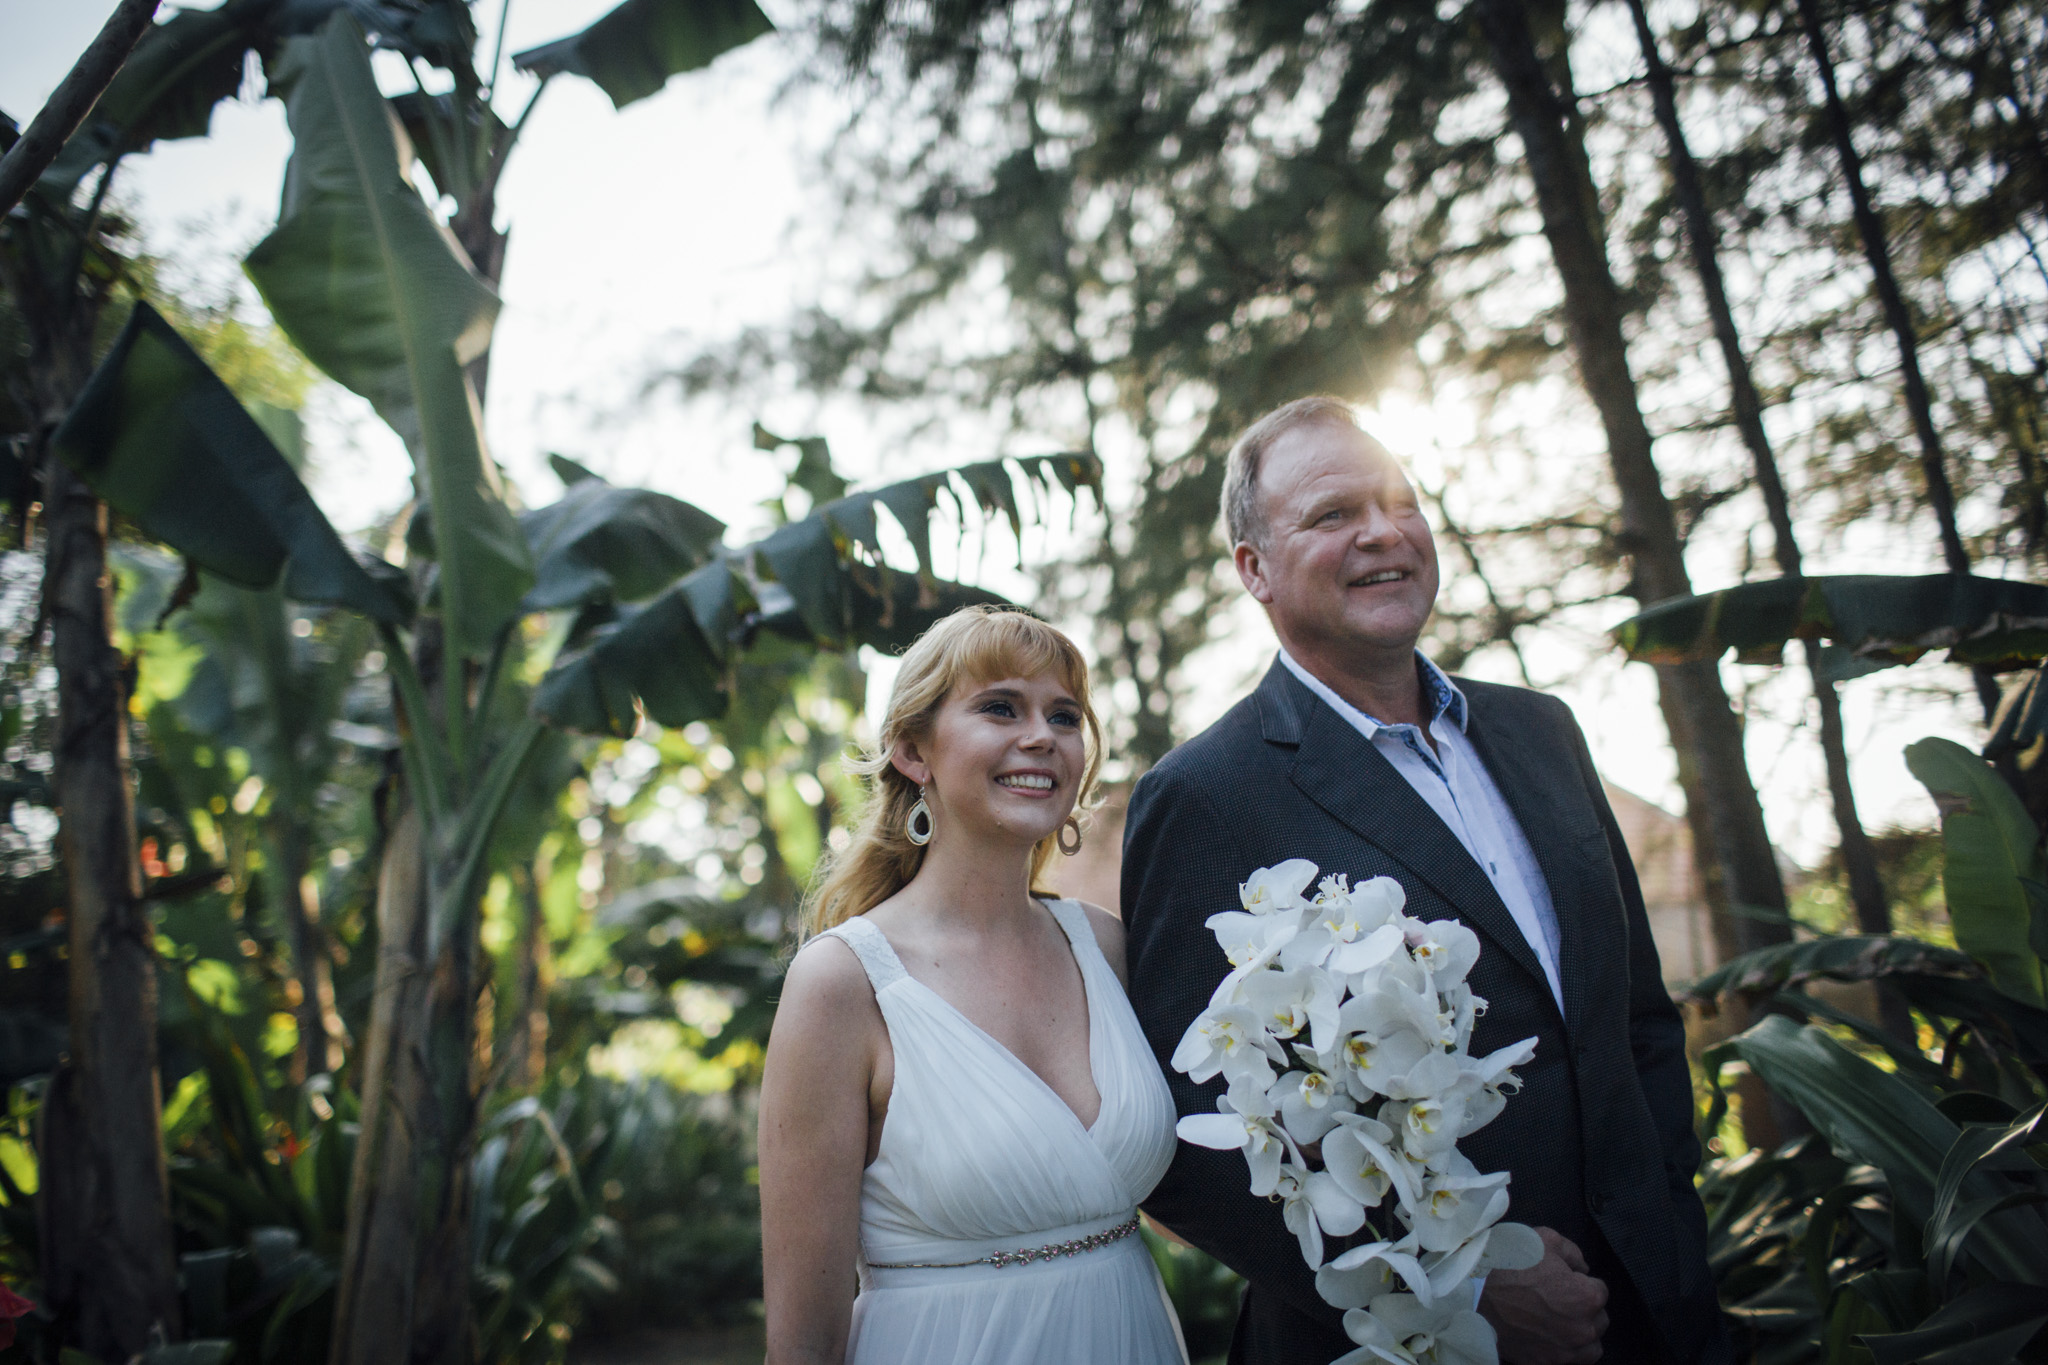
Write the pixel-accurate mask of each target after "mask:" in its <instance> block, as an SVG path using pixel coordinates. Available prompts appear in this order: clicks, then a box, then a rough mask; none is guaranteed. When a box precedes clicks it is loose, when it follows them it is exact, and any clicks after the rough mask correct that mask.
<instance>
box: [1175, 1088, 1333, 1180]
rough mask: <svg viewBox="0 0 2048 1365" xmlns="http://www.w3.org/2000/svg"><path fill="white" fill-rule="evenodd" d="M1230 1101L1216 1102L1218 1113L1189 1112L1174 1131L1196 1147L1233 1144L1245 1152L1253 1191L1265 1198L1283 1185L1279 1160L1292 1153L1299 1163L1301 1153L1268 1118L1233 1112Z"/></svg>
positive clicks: (1226, 1147) (1225, 1148) (1223, 1149)
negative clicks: (1229, 1106) (1281, 1183)
mask: <svg viewBox="0 0 2048 1365" xmlns="http://www.w3.org/2000/svg"><path fill="white" fill-rule="evenodd" d="M1228 1104H1229V1101H1228V1100H1224V1099H1219V1100H1217V1101H1216V1106H1217V1108H1218V1109H1219V1110H1220V1111H1221V1112H1219V1113H1215V1114H1190V1115H1188V1116H1187V1117H1186V1118H1184V1119H1182V1120H1181V1121H1180V1122H1179V1123H1177V1124H1175V1125H1174V1129H1173V1131H1174V1132H1175V1133H1177V1134H1178V1135H1179V1136H1180V1140H1181V1141H1182V1142H1192V1143H1194V1144H1195V1145H1196V1146H1197V1147H1209V1148H1213V1149H1214V1150H1216V1151H1219V1152H1227V1151H1229V1150H1231V1149H1232V1148H1233V1147H1234V1148H1237V1149H1238V1150H1240V1151H1242V1152H1243V1153H1244V1160H1245V1165H1247V1166H1249V1167H1250V1168H1251V1173H1252V1185H1251V1190H1252V1193H1253V1194H1255V1195H1257V1196H1258V1197H1259V1198H1261V1199H1264V1198H1265V1197H1266V1196H1267V1195H1269V1194H1272V1193H1274V1192H1275V1191H1277V1190H1278V1189H1279V1188H1280V1162H1281V1160H1282V1158H1284V1157H1286V1156H1289V1155H1292V1156H1293V1157H1294V1158H1295V1161H1296V1164H1299V1163H1300V1160H1301V1154H1300V1152H1299V1151H1295V1150H1292V1146H1293V1144H1292V1143H1291V1142H1290V1141H1289V1139H1288V1137H1287V1135H1286V1134H1285V1133H1282V1132H1281V1131H1280V1130H1279V1129H1277V1128H1275V1127H1274V1126H1273V1124H1272V1121H1271V1120H1269V1119H1248V1118H1246V1117H1244V1115H1242V1114H1233V1113H1231V1112H1230V1111H1229V1109H1227V1108H1226V1107H1225V1106H1227V1105H1228Z"/></svg>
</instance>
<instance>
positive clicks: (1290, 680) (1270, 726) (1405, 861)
mask: <svg viewBox="0 0 2048 1365" xmlns="http://www.w3.org/2000/svg"><path fill="white" fill-rule="evenodd" d="M1273 672H1274V673H1277V674H1279V675H1280V678H1279V679H1276V678H1275V677H1274V676H1273V674H1268V675H1267V678H1266V682H1265V683H1264V684H1263V685H1262V686H1261V687H1260V689H1259V696H1260V699H1261V704H1262V711H1263V712H1264V714H1265V717H1266V722H1267V723H1266V726H1265V731H1266V737H1267V738H1268V739H1272V740H1278V741H1280V742H1283V743H1284V742H1294V743H1298V744H1299V746H1300V747H1299V749H1298V751H1297V752H1296V755H1295V760H1294V767H1293V768H1292V770H1291V771H1290V772H1289V777H1290V778H1291V779H1292V780H1293V782H1294V785H1295V786H1296V787H1298V788H1300V789H1301V792H1302V794H1303V795H1304V796H1306V797H1308V799H1309V800H1311V801H1313V802H1315V803H1316V804H1317V805H1318V806H1321V807H1322V808H1323V809H1324V810H1326V811H1328V812H1329V813H1330V814H1331V815H1332V816H1334V817H1336V818H1337V819H1338V820H1340V821H1342V822H1343V823H1344V824H1345V825H1346V826H1347V827H1348V828H1350V829H1351V831H1352V832H1353V833H1355V834H1357V835H1358V836H1359V837H1360V838H1362V839H1364V840H1366V841H1367V842H1368V843H1371V844H1372V845H1373V846H1374V847H1375V848H1378V849H1379V850H1380V851H1382V852H1383V853H1385V854H1386V855H1387V856H1388V857H1390V858H1392V859H1394V860H1395V861H1396V862H1398V863H1400V864H1401V865H1402V866H1403V867H1405V868H1407V869H1408V870H1409V871H1410V872H1412V873H1414V874H1415V875H1416V876H1417V877H1419V878H1421V879H1422V880H1423V881H1424V882H1426V883H1428V884H1429V885H1430V886H1431V887H1432V888H1434V889H1435V891H1436V892H1437V894H1438V895H1440V896H1442V897H1443V898H1444V899H1445V900H1447V901H1449V902H1450V903H1451V904H1452V905H1453V906H1455V907H1457V910H1458V913H1459V915H1460V916H1462V917H1463V918H1464V919H1465V920H1466V921H1468V922H1469V923H1470V924H1471V925H1472V927H1473V928H1474V929H1477V930H1478V931H1479V932H1481V933H1483V934H1485V935H1486V936H1487V937H1488V938H1489V939H1491V940H1492V941H1493V942H1494V943H1495V944H1496V945H1498V946H1499V947H1500V949H1501V950H1502V951H1503V952H1505V953H1506V954H1507V955H1508V956H1509V957H1511V958H1513V959H1514V961H1515V962H1516V963H1517V964H1518V965H1519V966H1520V967H1521V968H1522V970H1524V971H1525V972H1527V973H1529V975H1530V976H1532V977H1534V978H1535V980H1536V983H1537V985H1538V986H1540V987H1541V988H1542V990H1543V994H1544V995H1545V996H1546V997H1548V996H1549V994H1550V985H1549V983H1548V981H1547V980H1546V979H1545V978H1544V975H1543V968H1542V966H1541V965H1540V964H1539V963H1538V962H1537V960H1536V954H1535V952H1534V950H1532V949H1531V948H1530V947H1529V942H1528V940H1527V939H1525V938H1523V937H1522V931H1521V929H1520V928H1519V927H1518V926H1517V925H1516V924H1515V918H1514V916H1513V915H1511V914H1509V913H1508V908H1507V906H1506V905H1504V904H1503V903H1502V902H1501V898H1500V895H1499V893H1498V892H1496V891H1495V890H1494V889H1493V883H1492V882H1491V881H1489V880H1487V876H1486V873H1485V872H1484V871H1482V870H1481V869H1480V867H1479V864H1478V863H1476V862H1474V861H1473V860H1472V855H1471V854H1469V853H1467V852H1466V851H1465V846H1464V845H1463V844H1461V843H1459V842H1458V837H1457V836H1456V835H1455V834H1453V833H1451V831H1450V827H1449V826H1447V825H1446V824H1444V822H1443V819H1442V818H1441V817H1440V816H1438V815H1437V813H1436V812H1435V811H1434V810H1432V809H1430V806H1429V803H1428V802H1426V801H1424V800H1423V799H1422V798H1421V797H1420V796H1417V795H1416V794H1415V789H1414V788H1413V787H1411V786H1409V785H1408V779H1407V778H1405V777H1403V776H1402V775H1401V774H1400V772H1399V771H1398V770H1396V769H1395V767H1394V765H1393V764H1391V763H1389V762H1387V760H1386V757H1385V756H1384V755H1383V754H1381V753H1380V752H1379V750H1378V749H1376V748H1374V747H1373V746H1372V745H1371V744H1370V743H1368V742H1367V741H1366V738H1365V736H1363V735H1361V734H1359V733H1358V731H1356V730H1354V729H1352V728H1351V725H1350V723H1349V722H1347V721H1346V720H1344V718H1343V717H1341V716H1339V715H1338V714H1337V713H1336V712H1335V711H1332V710H1331V709H1330V708H1329V707H1327V706H1325V705H1323V704H1322V702H1321V701H1320V700H1319V699H1318V698H1317V697H1316V696H1315V694H1314V693H1312V692H1310V691H1309V690H1308V689H1307V688H1306V687H1303V686H1302V685H1301V683H1300V682H1299V681H1298V680H1297V679H1296V678H1295V677H1294V676H1293V675H1292V674H1289V673H1287V672H1286V670H1285V665H1282V664H1278V663H1276V664H1275V665H1274V669H1273ZM1276 682H1279V683H1281V684H1282V686H1283V687H1284V688H1286V689H1287V690H1290V691H1291V692H1293V693H1295V694H1297V695H1295V696H1291V697H1288V698H1285V699H1284V701H1283V699H1282V698H1278V697H1274V698H1271V700H1272V701H1274V702H1276V703H1281V704H1280V705H1276V706H1267V705H1265V703H1266V702H1267V700H1268V694H1269V693H1271V692H1272V691H1274V689H1275V684H1276ZM1276 721H1277V722H1279V723H1276ZM1288 721H1292V722H1293V724H1291V725H1290V724H1287V723H1286V722H1288ZM1289 731H1293V732H1294V734H1295V738H1294V739H1292V740H1291V741H1290V740H1288V739H1287V738H1285V736H1286V735H1287V734H1288V732H1289ZM1333 870H1341V869H1333Z"/></svg>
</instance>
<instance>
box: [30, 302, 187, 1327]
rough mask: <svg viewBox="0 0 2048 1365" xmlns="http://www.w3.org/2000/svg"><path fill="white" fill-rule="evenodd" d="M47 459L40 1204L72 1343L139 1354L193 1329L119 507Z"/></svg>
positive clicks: (48, 1271) (56, 1299)
mask: <svg viewBox="0 0 2048 1365" xmlns="http://www.w3.org/2000/svg"><path fill="white" fill-rule="evenodd" d="M79 349H80V351H81V352H82V351H83V345H82V339H81V345H80V347H79ZM78 378H79V379H80V380H81V381H82V380H83V378H84V372H83V368H82V366H81V367H80V369H79V373H78ZM73 392H76V389H75V388H74V389H73ZM48 468H49V478H48V482H47V483H46V485H45V489H46V492H45V497H44V507H45V509H46V516H47V517H48V536H49V558H48V565H47V570H46V577H45V579H44V589H43V590H44V595H45V601H46V603H47V605H48V609H49V612H50V617H51V622H52V625H53V635H54V647H55V656H56V664H57V696H58V703H57V706H58V721H57V726H58V739H57V752H56V770H55V778H56V791H57V801H58V807H59V811H60V814H61V816H62V822H63V823H62V827H61V837H62V843H63V854H64V867H65V873H66V878H67V883H68V893H69V898H68V904H67V905H66V907H65V915H66V918H67V920H68V925H69V950H70V991H71V1000H70V1023H71V1033H70V1045H69V1056H68V1058H67V1059H66V1060H65V1062H64V1063H63V1064H62V1066H60V1068H59V1069H58V1074H57V1076H56V1078H55V1079H54V1080H53V1081H52V1083H51V1086H50V1091H49V1096H48V1099H47V1101H46V1103H45V1106H44V1112H43V1118H42V1125H41V1132H40V1138H41V1144H40V1145H41V1152H40V1160H41V1163H42V1171H43V1182H44V1183H43V1189H42V1197H41V1200H40V1207H39V1208H38V1210H37V1213H38V1218H39V1220H40V1225H41V1231H42V1248H43V1275H44V1286H45V1290H46V1292H47V1293H48V1295H49V1299H50V1305H51V1307H52V1309H53V1310H54V1311H55V1313H56V1316H57V1320H58V1324H59V1326H58V1336H59V1339H60V1340H61V1341H63V1342H65V1343H66V1344H68V1345H73V1346H76V1347H78V1348H79V1349H80V1350H83V1351H86V1352H88V1353H90V1354H91V1355H94V1356H97V1357H100V1358H102V1359H105V1360H127V1359H129V1358H131V1357H132V1356H134V1355H136V1354H138V1353H139V1352H141V1351H142V1350H144V1349H145V1348H146V1347H148V1346H149V1344H150V1341H151V1338H152V1336H153V1335H155V1334H157V1333H161V1334H162V1335H163V1336H165V1337H167V1338H169V1339H172V1340H176V1339H177V1337H178V1336H179V1334H180V1322H179V1316H180V1315H179V1305H178V1280H177V1265H176V1262H175V1260H174V1259H173V1253H172V1240H171V1218H170V1192H169V1185H168V1181H167V1177H166V1173H165V1169H164V1154H163V1124H162V1108H161V1096H160V1095H159V1093H158V1088H157V1057H156V1023H157V1009H156V998H157V997H156V987H157V980H156V972H157V960H156V941H155V931H154V927H153V926H152V925H151V923H150V919H149V911H148V907H147V905H146V904H145V903H144V902H143V900H142V873H141V868H140V866H139V865H138V863H137V860H136V849H135V805H134V786H133V783H132V781H131V780H130V776H131V775H130V772H129V766H128V725H127V721H128V704H127V703H128V698H127V688H126V686H125V685H124V682H123V677H122V671H123V664H122V659H121V655H120V653H119V651H117V650H116V649H115V648H114V645H113V641H112V638H111V635H110V632H109V624H110V621H111V618H112V607H113V603H112V600H111V599H112V591H111V578H112V576H111V574H110V573H109V572H108V569H107V562H106V533H107V515H106V508H105V506H104V505H102V504H101V503H100V502H98V501H97V500H96V499H94V498H93V496H92V495H91V494H90V493H89V492H88V491H87V490H86V488H85V486H84V485H83V484H81V483H80V482H79V481H78V479H77V477H76V476H75V475H73V474H72V473H71V471H70V470H69V469H68V468H66V467H64V466H63V465H62V464H60V463H58V462H57V461H56V460H54V459H52V460H51V461H50V462H49V466H48Z"/></svg>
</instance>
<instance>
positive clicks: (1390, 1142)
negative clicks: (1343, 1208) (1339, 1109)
mask: <svg viewBox="0 0 2048 1365" xmlns="http://www.w3.org/2000/svg"><path fill="white" fill-rule="evenodd" d="M1322 1142H1323V1146H1322V1153H1323V1168H1324V1169H1325V1170H1327V1171H1329V1173H1330V1174H1331V1175H1332V1176H1333V1177H1335V1179H1336V1181H1337V1184H1338V1186H1339V1187H1340V1188H1341V1189H1343V1191H1344V1192H1345V1193H1346V1194H1348V1195H1350V1196H1351V1197H1352V1198H1353V1199H1356V1200H1358V1201H1359V1203H1361V1204H1363V1205H1364V1206H1365V1207H1367V1208H1378V1207H1379V1206H1380V1204H1381V1202H1382V1201H1384V1200H1385V1199H1386V1197H1387V1193H1388V1191H1390V1190H1391V1191H1394V1192H1396V1193H1398V1194H1399V1195H1400V1199H1401V1202H1402V1203H1404V1204H1405V1203H1408V1202H1410V1201H1411V1200H1413V1199H1414V1197H1415V1194H1416V1191H1417V1189H1418V1185H1417V1182H1416V1179H1415V1176H1414V1174H1413V1167H1412V1164H1411V1163H1410V1162H1408V1161H1407V1160H1405V1159H1404V1158H1403V1156H1402V1155H1401V1154H1400V1153H1398V1152H1396V1151H1395V1150H1394V1133H1393V1130H1392V1129H1390V1128H1389V1127H1387V1125H1386V1124H1384V1123H1381V1122H1380V1121H1379V1120H1378V1119H1373V1118H1367V1117H1366V1116H1365V1115H1363V1114H1339V1115H1337V1121H1336V1125H1335V1131H1333V1132H1331V1133H1329V1134H1327V1135H1326V1136H1325V1137H1324V1138H1323V1140H1322Z"/></svg>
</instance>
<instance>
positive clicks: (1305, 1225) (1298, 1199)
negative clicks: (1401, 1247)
mask: <svg viewBox="0 0 2048 1365" xmlns="http://www.w3.org/2000/svg"><path fill="white" fill-rule="evenodd" d="M1274 1194H1275V1195H1276V1196H1277V1197H1278V1198H1279V1200H1280V1206H1281V1215H1282V1217H1283V1218H1284V1219H1285V1220H1286V1223H1287V1230H1288V1231H1289V1232H1292V1233H1293V1234H1294V1235H1295V1236H1296V1237H1297V1238H1299V1239H1300V1241H1301V1255H1302V1259H1303V1260H1305V1261H1307V1262H1308V1263H1309V1264H1310V1265H1312V1266H1320V1265H1321V1264H1322V1263H1323V1234H1324V1233H1326V1232H1327V1233H1329V1234H1330V1235H1331V1236H1333V1237H1343V1236H1345V1235H1347V1234H1349V1233H1353V1232H1356V1231H1358V1229H1359V1228H1361V1227H1363V1226H1364V1225H1365V1209H1364V1207H1363V1206H1362V1205H1360V1204H1359V1202H1358V1201H1357V1200H1355V1199H1353V1198H1351V1196H1349V1195H1347V1194H1345V1193H1344V1191H1343V1190H1341V1189H1339V1188H1338V1186H1337V1182H1336V1181H1335V1180H1333V1179H1331V1178H1330V1173H1329V1172H1328V1171H1311V1170H1309V1169H1308V1168H1307V1167H1305V1166H1302V1165H1297V1164H1295V1163H1293V1162H1289V1163H1287V1164H1286V1165H1283V1166H1282V1167H1281V1168H1280V1184H1279V1186H1278V1188H1277V1189H1275V1190H1274Z"/></svg>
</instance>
